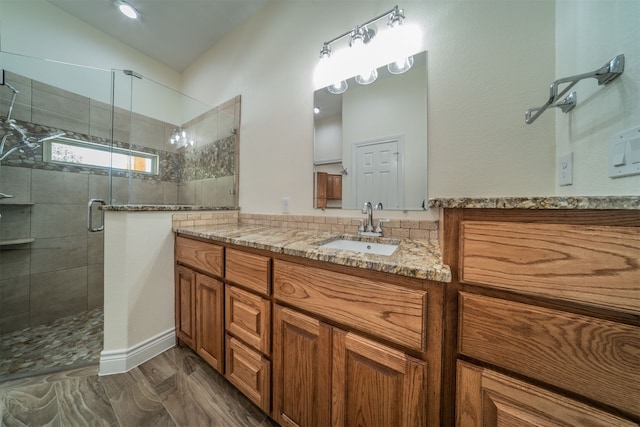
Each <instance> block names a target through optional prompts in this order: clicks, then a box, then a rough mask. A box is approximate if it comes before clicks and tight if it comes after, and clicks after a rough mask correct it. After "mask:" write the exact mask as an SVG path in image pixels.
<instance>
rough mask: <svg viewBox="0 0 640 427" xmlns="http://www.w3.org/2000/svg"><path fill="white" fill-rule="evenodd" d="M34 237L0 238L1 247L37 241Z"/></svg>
mask: <svg viewBox="0 0 640 427" xmlns="http://www.w3.org/2000/svg"><path fill="white" fill-rule="evenodd" d="M35 240H36V239H35V238H34V237H26V238H24V239H11V240H0V247H4V246H15V245H24V244H27V243H31V242H33V241H35Z"/></svg>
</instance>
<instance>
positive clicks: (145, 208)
mask: <svg viewBox="0 0 640 427" xmlns="http://www.w3.org/2000/svg"><path fill="white" fill-rule="evenodd" d="M100 209H102V210H103V211H114V212H162V211H237V210H240V208H225V207H210V206H199V205H103V206H100Z"/></svg>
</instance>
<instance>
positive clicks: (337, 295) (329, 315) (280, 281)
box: [273, 260, 427, 351]
mask: <svg viewBox="0 0 640 427" xmlns="http://www.w3.org/2000/svg"><path fill="white" fill-rule="evenodd" d="M273 264H274V267H273V284H274V295H275V297H276V299H277V300H279V301H282V302H285V303H287V304H291V305H293V306H295V307H298V308H301V309H303V310H305V311H308V312H310V313H314V314H316V315H318V316H321V317H323V318H325V319H328V320H333V321H335V322H337V323H339V324H341V325H346V326H349V327H353V328H355V329H358V330H360V331H363V332H365V333H369V334H372V335H375V336H378V337H380V338H383V339H386V340H389V341H391V342H394V343H397V344H400V345H403V346H405V347H408V348H412V349H416V350H419V351H424V350H426V329H425V321H424V319H425V318H426V317H425V316H426V310H427V292H426V291H423V290H416V289H408V288H404V287H401V286H396V285H392V284H386V283H381V282H378V281H373V280H367V279H363V278H360V277H354V276H351V275H348V274H343V273H336V272H332V271H328V270H323V269H319V268H314V267H307V266H302V265H298V264H294V263H290V262H286V261H280V260H274V263H273Z"/></svg>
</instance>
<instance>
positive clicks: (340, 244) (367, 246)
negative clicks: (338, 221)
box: [320, 238, 399, 256]
mask: <svg viewBox="0 0 640 427" xmlns="http://www.w3.org/2000/svg"><path fill="white" fill-rule="evenodd" d="M398 246H399V245H398V244H392V243H377V242H367V241H359V240H349V239H340V238H339V239H336V240H332V241H330V242H328V243H325V244H323V245H320V247H321V248H327V249H337V250H346V251H353V252H362V253H365V254H372V255H385V256H389V255H391V254H393V253H394V252H395V250H396V249H398Z"/></svg>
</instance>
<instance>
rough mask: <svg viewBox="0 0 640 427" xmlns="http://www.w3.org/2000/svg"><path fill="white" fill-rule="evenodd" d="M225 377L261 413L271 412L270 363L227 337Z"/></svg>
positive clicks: (255, 352) (240, 343) (239, 342)
mask: <svg viewBox="0 0 640 427" xmlns="http://www.w3.org/2000/svg"><path fill="white" fill-rule="evenodd" d="M225 349H226V350H225V353H226V361H225V362H226V372H225V377H226V378H227V379H228V380H229V382H231V384H233V385H235V386H236V387H237V388H238V389H239V390H240V391H241V392H242V393H243V394H244V395H245V396H247V397H248V398H249V399H250V400H251V401H253V403H255V404H256V405H258V407H260V408H261V409H262V410H263V411H265V412H267V413H269V412H270V411H271V362H269V360H267V359H266V358H265V357H264V356H262V355H261V354H260V353H259V352H257V351H255V350H253V349H251V348H249V347H248V346H246V345H245V344H243V343H242V342H241V341H238V340H236V339H235V338H233V337H230V336H229V335H227V338H226V346H225Z"/></svg>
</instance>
